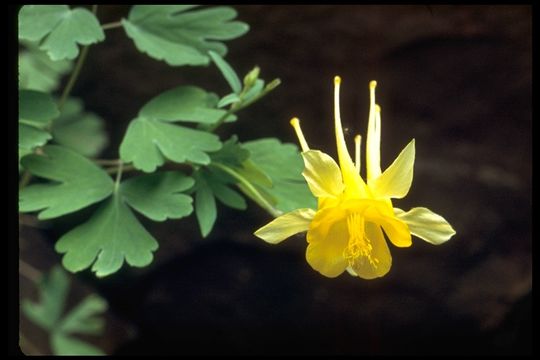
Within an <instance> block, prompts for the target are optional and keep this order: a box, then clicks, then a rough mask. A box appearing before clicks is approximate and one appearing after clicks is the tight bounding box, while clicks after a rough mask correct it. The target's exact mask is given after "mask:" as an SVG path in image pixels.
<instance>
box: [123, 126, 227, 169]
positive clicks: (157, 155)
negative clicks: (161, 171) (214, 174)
mask: <svg viewBox="0 0 540 360" xmlns="http://www.w3.org/2000/svg"><path fill="white" fill-rule="evenodd" d="M220 148H221V142H220V141H219V138H218V137H217V136H216V135H214V134H210V133H207V132H204V131H200V130H194V129H190V128H186V127H182V126H176V125H172V124H169V123H165V122H162V121H159V120H152V119H147V118H144V117H138V118H136V119H134V120H132V121H131V123H130V124H129V127H128V130H127V132H126V135H125V137H124V140H123V141H122V144H121V145H120V157H121V158H122V160H124V161H125V162H133V165H134V166H135V167H136V168H137V169H141V170H143V171H145V172H153V171H154V170H155V169H156V168H157V167H158V166H160V165H162V164H163V163H164V161H165V158H167V159H169V160H171V161H173V162H177V163H184V162H186V161H190V162H193V163H196V164H203V165H204V164H208V163H210V157H209V156H208V154H206V152H211V151H217V150H219V149H220Z"/></svg>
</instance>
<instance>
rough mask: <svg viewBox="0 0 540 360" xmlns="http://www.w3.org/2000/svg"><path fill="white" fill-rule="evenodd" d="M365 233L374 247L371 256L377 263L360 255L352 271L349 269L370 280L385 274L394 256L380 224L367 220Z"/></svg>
mask: <svg viewBox="0 0 540 360" xmlns="http://www.w3.org/2000/svg"><path fill="white" fill-rule="evenodd" d="M365 233H366V237H367V238H368V239H369V241H370V243H371V246H372V248H373V249H372V252H371V258H372V259H373V260H374V261H375V263H373V262H370V261H368V259H367V258H365V257H359V258H357V259H356V260H355V261H354V262H353V264H352V269H351V270H352V272H351V271H349V273H350V274H351V275H353V274H356V275H357V276H359V277H361V278H363V279H367V280H369V279H375V278H377V277H381V276H384V275H386V273H388V271H390V268H391V267H392V256H391V255H390V250H389V249H388V245H387V244H386V240H385V239H384V235H383V233H382V230H381V228H380V226H379V225H376V224H373V223H371V222H366V224H365Z"/></svg>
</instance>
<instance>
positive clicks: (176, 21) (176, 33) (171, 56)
mask: <svg viewBox="0 0 540 360" xmlns="http://www.w3.org/2000/svg"><path fill="white" fill-rule="evenodd" d="M193 7H194V6H193V5H135V6H133V7H132V8H131V11H130V13H129V16H128V19H127V20H126V19H124V20H122V25H123V26H124V29H125V31H126V34H127V35H128V36H129V37H130V38H131V39H133V41H134V42H135V45H136V46H137V49H139V51H141V52H144V53H147V54H148V55H149V56H151V57H153V58H154V59H157V60H164V61H165V62H167V64H169V65H172V66H180V65H207V64H208V62H209V56H208V51H209V50H213V51H215V52H216V53H218V54H220V55H222V56H223V55H225V53H226V52H227V47H226V46H225V44H224V43H223V42H221V41H220V40H231V39H235V38H237V37H239V36H241V35H243V34H245V33H246V32H247V31H248V29H249V27H248V25H247V24H245V23H243V22H239V21H231V20H232V19H234V18H235V17H236V11H235V10H234V9H233V8H230V7H225V6H219V7H210V8H204V9H198V10H192V8H193Z"/></svg>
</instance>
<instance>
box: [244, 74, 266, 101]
mask: <svg viewBox="0 0 540 360" xmlns="http://www.w3.org/2000/svg"><path fill="white" fill-rule="evenodd" d="M263 89H264V80H262V79H257V80H255V83H254V84H253V86H251V87H250V89H249V90H248V91H247V92H246V94H245V95H244V101H246V102H247V101H250V100H252V99H253V98H255V97H256V96H258V95H260V93H261V92H262V91H263Z"/></svg>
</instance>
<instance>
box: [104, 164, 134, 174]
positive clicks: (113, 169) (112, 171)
mask: <svg viewBox="0 0 540 360" xmlns="http://www.w3.org/2000/svg"><path fill="white" fill-rule="evenodd" d="M134 170H138V169H137V168H135V166H133V165H126V166H122V172H128V171H134ZM118 171H120V166H114V167H111V168H108V169H105V172H106V173H107V174H117V173H118Z"/></svg>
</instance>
